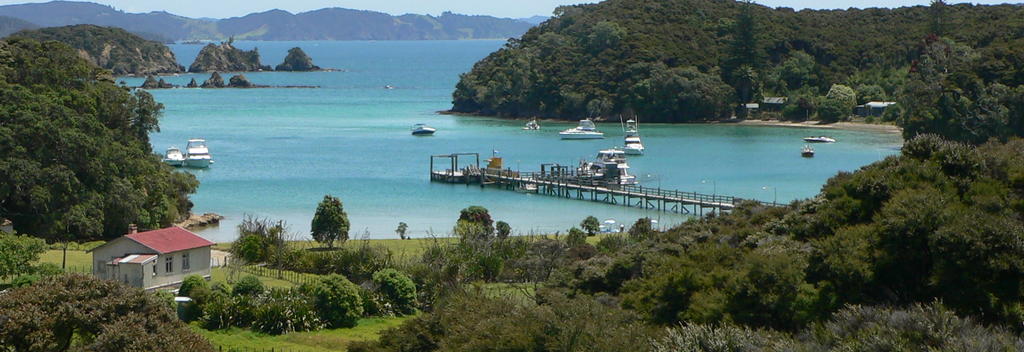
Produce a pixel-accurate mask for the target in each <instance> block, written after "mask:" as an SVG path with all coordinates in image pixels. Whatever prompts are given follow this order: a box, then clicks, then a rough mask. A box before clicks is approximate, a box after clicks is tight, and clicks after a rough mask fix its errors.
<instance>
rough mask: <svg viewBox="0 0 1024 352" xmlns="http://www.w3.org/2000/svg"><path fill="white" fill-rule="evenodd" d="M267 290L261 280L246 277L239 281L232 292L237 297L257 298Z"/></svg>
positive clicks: (250, 276)
mask: <svg viewBox="0 0 1024 352" xmlns="http://www.w3.org/2000/svg"><path fill="white" fill-rule="evenodd" d="M265 290H266V289H265V288H264V287H263V282H262V281H260V279H259V278H257V277H255V276H252V275H246V276H243V277H242V278H241V279H238V282H237V283H235V288H234V289H232V290H231V294H233V295H235V296H242V295H245V296H255V295H259V294H262V293H263V291H265Z"/></svg>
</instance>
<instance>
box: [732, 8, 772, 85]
mask: <svg viewBox="0 0 1024 352" xmlns="http://www.w3.org/2000/svg"><path fill="white" fill-rule="evenodd" d="M754 6H755V4H754V3H753V2H752V1H749V0H748V1H743V2H742V4H740V11H739V14H738V15H737V16H736V23H735V24H734V25H733V27H732V39H731V40H730V41H729V47H728V48H727V50H728V51H727V54H726V55H727V56H726V57H725V61H724V62H723V63H722V73H723V75H724V77H725V79H726V82H728V83H729V84H731V85H732V86H733V87H734V88H735V89H736V97H737V98H739V101H740V102H749V101H752V100H753V98H754V95H755V93H756V91H755V88H756V84H757V73H758V70H760V68H761V67H762V66H764V60H765V58H764V50H762V48H761V47H760V44H759V41H758V35H759V32H758V24H757V19H756V17H755V15H754Z"/></svg>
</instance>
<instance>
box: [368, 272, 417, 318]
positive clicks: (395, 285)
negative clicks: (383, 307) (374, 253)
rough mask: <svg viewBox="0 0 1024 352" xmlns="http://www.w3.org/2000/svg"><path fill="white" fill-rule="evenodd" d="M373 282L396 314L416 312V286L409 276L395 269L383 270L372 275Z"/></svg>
mask: <svg viewBox="0 0 1024 352" xmlns="http://www.w3.org/2000/svg"><path fill="white" fill-rule="evenodd" d="M373 282H374V283H375V284H377V287H378V290H379V291H380V293H381V294H382V295H383V296H384V298H386V299H387V301H388V302H389V303H390V304H391V305H392V307H393V308H394V310H395V311H396V312H397V313H400V314H412V313H413V312H415V311H416V284H415V283H413V281H412V279H410V278H409V276H407V275H405V274H403V273H401V272H399V271H398V270H395V269H384V270H381V271H378V272H377V273H375V274H373Z"/></svg>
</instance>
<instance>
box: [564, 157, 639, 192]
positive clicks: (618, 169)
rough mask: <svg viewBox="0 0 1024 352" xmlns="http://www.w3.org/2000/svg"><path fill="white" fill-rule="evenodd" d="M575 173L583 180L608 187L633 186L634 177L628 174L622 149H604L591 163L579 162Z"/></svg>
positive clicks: (627, 166)
mask: <svg viewBox="0 0 1024 352" xmlns="http://www.w3.org/2000/svg"><path fill="white" fill-rule="evenodd" d="M576 172H577V173H578V174H579V176H580V177H581V178H583V179H588V180H593V181H600V182H604V183H607V184H609V185H635V184H637V181H636V176H633V175H630V174H629V164H628V163H626V152H625V151H623V150H622V149H616V148H612V149H605V150H601V151H598V152H597V157H596V158H595V160H593V161H585V160H584V161H580V166H579V167H578V168H577V169H576Z"/></svg>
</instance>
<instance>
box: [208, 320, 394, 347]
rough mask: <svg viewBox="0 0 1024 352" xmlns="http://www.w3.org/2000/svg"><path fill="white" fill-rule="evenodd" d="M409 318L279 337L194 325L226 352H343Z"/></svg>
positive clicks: (367, 321) (241, 330)
mask: <svg viewBox="0 0 1024 352" xmlns="http://www.w3.org/2000/svg"><path fill="white" fill-rule="evenodd" d="M410 318H412V317H401V318H363V319H360V320H359V325H357V326H356V327H354V328H351V329H326V330H319V331H310V332H293V333H289V334H284V335H277V336H274V335H266V334H261V333H256V332H252V331H250V330H246V329H239V328H231V329H227V330H219V331H209V330H204V329H202V328H200V327H197V326H194V325H193V326H192V328H193V329H194V330H195V331H196V332H198V333H199V334H201V335H203V336H204V337H206V339H208V340H210V343H212V344H213V346H214V348H218V347H220V348H223V350H224V351H230V350H232V349H238V350H241V351H246V350H255V351H269V350H270V349H274V350H281V351H288V352H292V351H294V352H321V351H344V350H345V348H346V347H347V346H348V344H349V343H352V342H356V341H372V340H376V339H377V338H378V336H379V335H380V332H381V331H384V330H386V329H389V328H393V327H396V326H398V325H400V324H402V322H404V321H406V320H408V319H410Z"/></svg>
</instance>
